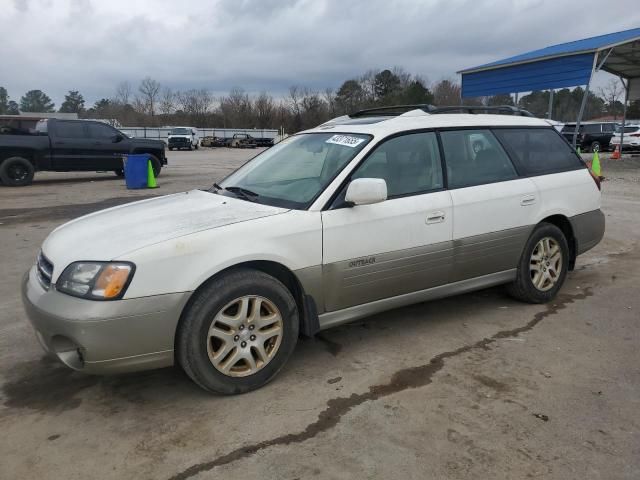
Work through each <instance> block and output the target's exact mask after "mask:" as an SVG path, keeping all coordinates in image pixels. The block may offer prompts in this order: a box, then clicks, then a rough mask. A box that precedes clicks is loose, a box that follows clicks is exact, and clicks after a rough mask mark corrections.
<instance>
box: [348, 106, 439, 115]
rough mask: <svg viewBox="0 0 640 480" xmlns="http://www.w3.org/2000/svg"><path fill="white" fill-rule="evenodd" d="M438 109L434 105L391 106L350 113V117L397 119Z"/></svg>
mask: <svg viewBox="0 0 640 480" xmlns="http://www.w3.org/2000/svg"><path fill="white" fill-rule="evenodd" d="M434 108H436V107H434V106H433V105H429V104H428V103H419V104H415V105H391V106H388V107H375V108H367V109H365V110H359V111H357V112H355V113H350V114H349V116H350V117H351V118H358V117H373V116H380V117H395V116H398V115H402V114H403V113H407V112H410V111H411V110H424V111H425V112H428V113H431V111H432V110H433V109H434Z"/></svg>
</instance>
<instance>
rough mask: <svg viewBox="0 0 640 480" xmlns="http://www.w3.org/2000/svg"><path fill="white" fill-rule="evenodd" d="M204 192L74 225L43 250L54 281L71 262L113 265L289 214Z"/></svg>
mask: <svg viewBox="0 0 640 480" xmlns="http://www.w3.org/2000/svg"><path fill="white" fill-rule="evenodd" d="M287 211H288V210H287V209H284V208H278V207H271V206H268V205H261V204H258V203H251V202H247V201H244V200H240V199H237V198H232V197H226V196H223V195H217V194H213V193H209V192H204V191H201V190H192V191H189V192H184V193H176V194H174V195H167V196H163V197H156V198H152V199H149V200H142V201H139V202H134V203H129V204H125V205H120V206H118V207H113V208H109V209H106V210H101V211H98V212H95V213H92V214H89V215H86V216H84V217H80V218H77V219H75V220H72V221H70V222H68V223H65V224H64V225H61V226H60V227H58V228H57V229H55V230H54V231H53V232H52V233H51V234H50V235H49V236H48V237H47V239H46V240H45V242H44V244H43V245H42V252H43V253H44V255H45V256H46V257H47V258H48V259H49V260H50V261H51V262H52V263H53V264H54V272H53V280H54V281H55V279H56V278H57V276H58V275H59V274H60V273H62V270H63V269H64V268H65V267H66V266H67V265H69V264H70V263H71V262H75V261H79V260H103V261H106V260H113V259H115V258H122V256H123V255H125V254H126V253H128V252H132V251H134V250H138V249H140V248H143V247H146V246H149V245H153V244H155V243H159V242H163V241H165V240H170V239H172V238H177V237H182V236H184V235H189V234H192V233H196V232H199V231H202V230H209V229H212V228H217V227H223V226H225V225H230V224H232V223H239V222H246V221H248V220H254V219H257V218H262V217H267V216H270V215H276V214H280V213H285V212H287Z"/></svg>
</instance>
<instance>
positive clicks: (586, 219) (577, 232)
mask: <svg viewBox="0 0 640 480" xmlns="http://www.w3.org/2000/svg"><path fill="white" fill-rule="evenodd" d="M569 221H570V222H571V227H572V228H573V234H574V236H575V239H576V255H581V254H583V253H584V252H586V251H587V250H591V249H592V248H593V247H595V246H596V245H597V244H598V243H600V241H601V240H602V237H603V236H604V230H605V219H604V213H602V210H599V209H598V210H593V211H591V212H586V213H582V214H580V215H575V216H574V217H571V218H570V219H569Z"/></svg>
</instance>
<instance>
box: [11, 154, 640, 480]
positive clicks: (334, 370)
mask: <svg viewBox="0 0 640 480" xmlns="http://www.w3.org/2000/svg"><path fill="white" fill-rule="evenodd" d="M170 153H171V154H170V162H171V164H170V166H169V167H168V168H166V169H165V170H164V171H163V173H162V175H161V177H160V178H159V179H158V180H159V184H160V188H158V189H157V190H153V191H151V190H145V191H138V192H135V191H127V190H126V189H125V188H124V185H123V181H122V180H120V179H116V178H115V177H114V176H113V175H112V174H108V173H104V174H42V175H37V177H36V182H35V184H34V185H33V186H31V187H26V188H20V189H10V188H2V187H0V239H1V245H2V249H1V250H0V265H1V266H2V268H1V271H2V273H3V275H2V277H1V278H0V298H1V299H2V300H0V432H2V435H0V478H2V479H5V478H6V479H18V478H62V477H64V478H67V479H86V478H101V479H122V478H138V479H143V478H148V479H163V478H164V479H187V478H188V479H202V478H261V479H295V478H453V479H458V478H460V479H462V478H480V479H485V478H486V479H489V478H490V479H514V478H554V479H607V480H610V479H622V478H625V479H637V478H640V415H639V414H638V412H639V411H640V348H638V347H639V345H640V295H639V293H640V288H639V287H638V285H639V284H640V248H639V246H638V239H639V238H640V159H629V160H624V161H619V162H616V163H609V162H607V161H604V162H603V173H604V175H605V176H607V177H608V181H607V182H606V183H605V192H604V200H603V203H604V205H603V209H604V210H605V213H606V218H607V222H608V223H607V232H606V236H605V240H604V241H603V242H602V243H601V244H600V245H599V246H598V247H597V248H595V249H594V250H592V251H591V252H589V253H588V254H586V255H584V256H582V257H580V258H579V260H578V265H577V268H576V270H575V271H574V272H573V273H571V274H570V275H569V278H568V281H567V283H566V284H565V286H564V288H563V290H562V292H561V294H560V296H559V297H558V298H557V300H556V301H555V302H554V303H553V304H550V305H546V306H535V305H524V304H521V303H517V302H515V301H513V300H511V299H510V298H509V297H507V296H506V295H505V294H504V292H503V290H502V289H501V288H494V289H489V290H485V291H481V292H476V293H472V294H468V295H464V296H462V297H457V298H451V299H446V300H441V301H437V302H432V303H425V304H420V305H415V306H412V307H408V308H403V309H400V310H395V311H392V312H389V313H385V314H382V315H377V316H375V317H372V318H369V319H367V321H364V322H359V323H355V324H352V325H349V326H345V327H340V328H337V329H334V330H331V331H327V332H325V333H323V334H321V335H320V336H318V338H316V339H313V340H303V341H301V342H300V343H299V345H298V347H297V350H296V352H295V353H294V356H293V358H292V359H291V361H290V362H289V364H288V366H287V367H286V368H285V370H284V371H283V372H282V374H281V375H280V376H279V377H278V378H277V379H276V380H275V381H274V382H272V383H271V384H270V385H268V386H267V387H265V388H263V389H261V390H259V391H256V392H253V393H250V394H247V395H243V396H237V397H217V396H212V395H209V394H207V393H205V392H203V391H201V390H200V389H199V388H198V387H196V386H195V385H194V384H192V383H191V382H190V381H189V380H188V379H187V378H186V377H185V375H184V374H183V373H182V372H181V371H180V370H178V369H177V368H175V369H174V368H170V369H164V370H159V371H155V372H148V373H141V374H131V375H125V376H114V377H93V376H86V375H83V374H80V373H75V372H72V371H70V370H68V369H66V368H65V367H62V366H60V365H58V364H57V363H56V362H54V361H51V360H48V359H46V358H45V357H44V356H43V353H42V351H41V350H40V347H39V345H38V344H37V342H36V339H35V337H34V335H33V332H32V330H31V328H30V326H29V325H28V324H27V321H26V319H25V316H24V313H23V310H22V305H21V302H20V299H19V283H20V279H21V276H22V274H23V273H24V271H25V270H26V269H27V268H28V267H29V266H30V265H31V263H32V262H33V261H34V258H35V255H36V253H37V251H38V248H39V245H40V244H41V242H42V241H43V240H44V238H45V237H46V235H47V234H48V233H49V232H50V231H51V230H52V229H53V228H54V227H55V226H57V225H59V224H60V223H62V222H65V221H67V220H70V219H72V218H74V217H77V216H79V215H82V214H85V213H89V212H91V211H94V210H97V209H100V208H104V207H106V206H110V205H114V204H116V203H123V202H127V201H130V200H133V199H135V198H140V197H144V196H148V195H161V194H165V193H170V192H175V191H181V190H186V189H191V188H199V187H206V186H209V185H210V184H211V183H212V182H213V181H215V180H219V179H221V178H222V177H223V176H225V175H226V173H227V172H229V171H230V170H232V169H234V168H235V167H237V166H238V165H240V164H241V163H243V162H244V161H245V160H246V159H247V158H249V157H250V156H252V155H253V154H254V153H256V152H255V151H232V150H228V149H220V150H201V151H199V152H180V153H175V152H170Z"/></svg>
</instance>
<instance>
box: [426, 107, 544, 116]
mask: <svg viewBox="0 0 640 480" xmlns="http://www.w3.org/2000/svg"><path fill="white" fill-rule="evenodd" d="M429 113H471V114H475V113H493V114H496V115H519V116H521V117H535V115H534V114H533V113H531V112H529V111H528V110H525V109H523V108H518V107H514V106H512V105H496V106H491V107H487V106H484V105H475V106H474V105H454V106H447V107H435V108H434V109H433V110H432V111H430V112H429Z"/></svg>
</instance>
